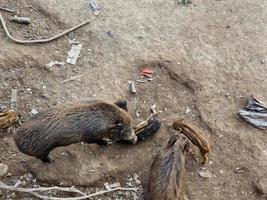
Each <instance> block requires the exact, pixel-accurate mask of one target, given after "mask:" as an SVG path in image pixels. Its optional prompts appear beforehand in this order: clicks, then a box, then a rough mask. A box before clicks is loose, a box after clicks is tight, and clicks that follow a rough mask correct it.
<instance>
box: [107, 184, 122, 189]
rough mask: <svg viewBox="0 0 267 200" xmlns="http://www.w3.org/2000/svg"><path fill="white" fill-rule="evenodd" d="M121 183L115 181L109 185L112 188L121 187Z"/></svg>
mask: <svg viewBox="0 0 267 200" xmlns="http://www.w3.org/2000/svg"><path fill="white" fill-rule="evenodd" d="M120 186H121V184H120V183H113V184H110V185H109V187H111V188H117V187H120Z"/></svg>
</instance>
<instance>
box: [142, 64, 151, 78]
mask: <svg viewBox="0 0 267 200" xmlns="http://www.w3.org/2000/svg"><path fill="white" fill-rule="evenodd" d="M153 74H154V71H153V69H151V68H148V67H146V68H144V69H143V70H142V75H143V76H146V77H148V78H151V77H152V76H153Z"/></svg>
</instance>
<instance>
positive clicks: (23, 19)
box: [11, 15, 31, 24]
mask: <svg viewBox="0 0 267 200" xmlns="http://www.w3.org/2000/svg"><path fill="white" fill-rule="evenodd" d="M11 21H13V22H16V23H19V24H30V23H31V18H29V17H19V16H17V15H15V16H14V17H12V18H11Z"/></svg>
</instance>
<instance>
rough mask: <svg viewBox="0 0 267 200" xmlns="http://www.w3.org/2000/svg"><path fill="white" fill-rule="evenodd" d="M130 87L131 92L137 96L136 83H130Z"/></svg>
mask: <svg viewBox="0 0 267 200" xmlns="http://www.w3.org/2000/svg"><path fill="white" fill-rule="evenodd" d="M129 86H130V92H131V93H132V94H135V93H136V88H135V84H134V81H129Z"/></svg>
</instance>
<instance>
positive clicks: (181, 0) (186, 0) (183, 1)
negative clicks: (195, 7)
mask: <svg viewBox="0 0 267 200" xmlns="http://www.w3.org/2000/svg"><path fill="white" fill-rule="evenodd" d="M190 3H192V2H191V0H178V4H184V5H186V4H190Z"/></svg>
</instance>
